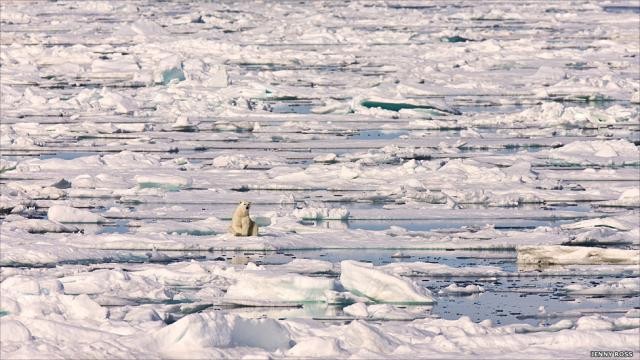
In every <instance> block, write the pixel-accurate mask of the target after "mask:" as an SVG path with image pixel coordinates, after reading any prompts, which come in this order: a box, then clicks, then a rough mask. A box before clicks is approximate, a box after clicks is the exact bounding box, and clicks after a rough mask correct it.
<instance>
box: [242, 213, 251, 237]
mask: <svg viewBox="0 0 640 360" xmlns="http://www.w3.org/2000/svg"><path fill="white" fill-rule="evenodd" d="M252 222H253V221H251V219H250V218H249V217H248V216H247V217H244V218H242V229H241V231H240V235H241V236H249V233H250V231H251V223H252Z"/></svg>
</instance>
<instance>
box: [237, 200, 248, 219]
mask: <svg viewBox="0 0 640 360" xmlns="http://www.w3.org/2000/svg"><path fill="white" fill-rule="evenodd" d="M249 208H251V203H250V202H248V201H244V200H243V201H240V203H238V207H237V208H236V213H238V215H242V216H246V215H249Z"/></svg>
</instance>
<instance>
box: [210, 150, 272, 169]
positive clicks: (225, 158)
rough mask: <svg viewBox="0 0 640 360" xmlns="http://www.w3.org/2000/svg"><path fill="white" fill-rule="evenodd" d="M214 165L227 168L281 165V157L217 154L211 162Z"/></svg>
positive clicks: (255, 167)
mask: <svg viewBox="0 0 640 360" xmlns="http://www.w3.org/2000/svg"><path fill="white" fill-rule="evenodd" d="M212 164H213V166H214V167H217V168H227V169H247V168H251V169H257V168H271V167H274V166H277V165H282V164H283V162H282V159H279V158H278V157H276V156H269V155H258V154H255V155H251V156H247V155H244V154H235V153H233V154H231V153H230V154H223V155H220V156H217V157H215V158H214V159H213V162H212Z"/></svg>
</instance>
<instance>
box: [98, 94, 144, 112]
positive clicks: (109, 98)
mask: <svg viewBox="0 0 640 360" xmlns="http://www.w3.org/2000/svg"><path fill="white" fill-rule="evenodd" d="M100 95H101V97H100V100H99V102H100V106H101V107H103V108H107V109H113V110H114V111H115V113H116V114H131V113H133V112H134V111H135V110H137V108H138V106H137V105H136V104H135V102H134V100H133V99H130V98H128V97H125V96H123V95H120V94H116V93H114V92H113V91H110V90H107V88H103V89H102V91H100Z"/></svg>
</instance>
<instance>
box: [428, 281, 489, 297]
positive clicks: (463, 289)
mask: <svg viewBox="0 0 640 360" xmlns="http://www.w3.org/2000/svg"><path fill="white" fill-rule="evenodd" d="M481 292H484V288H483V287H482V286H479V285H473V284H469V285H467V286H458V284H455V283H454V284H451V285H449V286H447V287H446V288H444V289H441V290H440V291H438V293H439V294H453V295H466V294H476V293H481Z"/></svg>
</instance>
